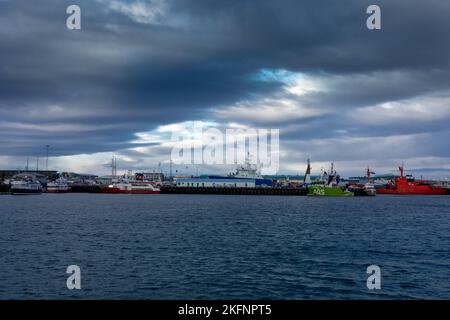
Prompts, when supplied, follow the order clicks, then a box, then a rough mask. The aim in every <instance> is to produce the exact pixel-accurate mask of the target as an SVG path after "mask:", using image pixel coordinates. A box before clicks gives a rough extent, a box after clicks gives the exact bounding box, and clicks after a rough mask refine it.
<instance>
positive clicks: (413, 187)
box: [377, 166, 447, 195]
mask: <svg viewBox="0 0 450 320" xmlns="http://www.w3.org/2000/svg"><path fill="white" fill-rule="evenodd" d="M399 170H400V176H399V177H395V181H390V182H389V183H388V184H387V185H386V186H383V187H380V188H377V193H378V194H397V195H444V194H447V189H446V188H444V187H440V186H434V185H432V184H431V183H430V182H428V181H423V180H420V181H415V180H414V179H413V178H410V177H405V176H403V171H404V168H403V166H400V167H399Z"/></svg>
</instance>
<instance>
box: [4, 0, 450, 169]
mask: <svg viewBox="0 0 450 320" xmlns="http://www.w3.org/2000/svg"><path fill="white" fill-rule="evenodd" d="M72 4H76V5H79V6H80V8H81V27H82V29H81V30H68V29H67V28H66V19H67V17H68V15H67V14H66V8H67V7H68V6H69V5H72ZM371 4H376V5H378V6H379V7H380V8H381V18H382V19H381V26H382V29H381V30H368V29H367V27H366V19H367V18H368V16H369V15H368V14H367V13H366V9H367V7H368V6H369V5H371ZM449 14H450V2H449V1H444V0H428V1H423V0H389V1H387V0H370V1H366V0H342V1H335V0H277V1H273V0H270V1H269V0H252V1H250V0H227V1H223V0H220V1H218V0H208V1H200V0H196V1H194V0H89V1H87V0H86V1H84V0H70V1H65V0H64V1H56V0H40V1H38V2H37V1H25V0H11V1H10V0H0V132H1V135H0V145H1V147H2V149H1V152H0V169H23V168H24V167H25V165H26V161H27V158H29V159H30V163H31V164H32V165H33V166H35V164H36V162H37V160H36V159H37V158H38V157H39V158H40V160H39V161H40V162H39V163H40V167H41V168H43V166H44V165H45V159H44V157H45V154H46V150H45V145H50V149H49V150H50V159H49V169H55V170H60V171H75V172H82V173H94V174H107V173H109V172H110V170H111V169H110V168H109V167H108V165H109V163H110V161H111V157H112V156H113V155H115V156H116V157H117V159H118V161H117V162H118V166H119V171H123V170H146V171H147V170H157V169H158V165H159V163H161V167H162V168H163V170H165V171H167V170H168V163H169V161H170V160H169V159H170V154H171V150H172V148H173V142H172V141H171V134H173V133H174V132H176V131H177V130H178V131H183V130H186V128H189V126H190V125H191V124H192V123H193V122H197V123H198V122H201V123H204V124H205V126H206V127H214V128H218V129H220V130H225V129H226V128H266V129H279V130H280V169H279V173H285V174H303V173H304V170H305V167H306V165H305V163H306V160H307V159H308V158H310V159H311V161H312V167H313V173H314V172H316V173H317V172H319V171H320V169H321V168H322V167H328V166H329V163H330V162H331V161H334V163H335V165H336V168H337V170H338V171H339V172H340V173H341V174H343V175H363V173H364V171H365V168H366V167H367V166H370V167H371V168H372V169H373V170H374V171H375V172H376V173H380V174H382V173H392V172H394V171H395V170H396V168H397V166H398V165H399V164H401V163H404V164H405V166H406V168H407V170H410V171H411V172H414V173H415V174H416V175H424V176H427V177H450V127H449V123H450V72H449V71H450V41H448V35H449V34H450V19H448V17H449ZM231 169H232V168H230V167H227V166H215V167H208V166H203V167H200V168H199V167H193V166H188V167H185V166H181V167H179V168H177V170H179V173H192V172H199V171H200V173H210V172H211V171H214V173H227V172H228V171H230V170H231Z"/></svg>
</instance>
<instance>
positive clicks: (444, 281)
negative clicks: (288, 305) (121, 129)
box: [0, 194, 450, 299]
mask: <svg viewBox="0 0 450 320" xmlns="http://www.w3.org/2000/svg"><path fill="white" fill-rule="evenodd" d="M0 258H1V260H0V299H42V298H43V299H54V298H55V299H65V298H85V299H265V298H268V299H427V298H428V299H429V298H438V299H440V298H445V299H449V298H450V280H449V279H450V197H390V196H377V197H374V198H309V197H269V196H214V195H205V196H201V195H200V196H198V195H143V196H130V195H94V194H67V195H41V196H24V197H20V196H0ZM73 264H75V265H79V266H80V267H81V274H82V276H81V279H82V280H81V285H82V290H79V291H76V290H74V291H70V290H68V289H67V288H66V279H67V276H68V275H66V273H65V272H66V268H67V266H68V265H73ZM372 264H376V265H379V266H380V267H381V273H382V275H381V276H382V280H381V281H382V282H381V286H382V288H381V290H378V291H369V290H368V289H367V287H366V280H367V274H366V268H367V266H369V265H372Z"/></svg>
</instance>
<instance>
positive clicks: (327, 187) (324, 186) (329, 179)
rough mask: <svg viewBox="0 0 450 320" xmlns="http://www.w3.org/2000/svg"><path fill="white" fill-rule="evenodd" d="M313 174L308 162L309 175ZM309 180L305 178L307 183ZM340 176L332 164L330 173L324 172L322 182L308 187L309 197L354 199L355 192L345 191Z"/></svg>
mask: <svg viewBox="0 0 450 320" xmlns="http://www.w3.org/2000/svg"><path fill="white" fill-rule="evenodd" d="M310 172H311V166H310V164H309V160H308V168H307V174H308V173H310ZM307 179H308V178H306V177H305V181H306V180H307ZM339 182H340V176H339V175H338V174H337V172H336V171H335V170H334V164H333V163H331V169H330V171H329V173H327V172H326V171H324V172H322V177H321V180H320V181H319V182H317V183H313V184H310V185H307V188H308V193H307V195H308V196H323V197H352V196H354V194H353V192H350V191H348V190H345V189H344V188H342V187H341V186H339Z"/></svg>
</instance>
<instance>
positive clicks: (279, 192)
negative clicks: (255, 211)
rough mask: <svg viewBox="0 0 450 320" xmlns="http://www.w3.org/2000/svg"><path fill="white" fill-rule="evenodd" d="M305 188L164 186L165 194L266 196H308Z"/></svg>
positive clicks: (162, 190)
mask: <svg viewBox="0 0 450 320" xmlns="http://www.w3.org/2000/svg"><path fill="white" fill-rule="evenodd" d="M307 192H308V191H307V189H305V188H283V187H279V188H277V187H272V188H239V187H236V188H235V187H198V188H189V187H178V186H162V187H161V193H165V194H228V195H266V196H306V194H307Z"/></svg>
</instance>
